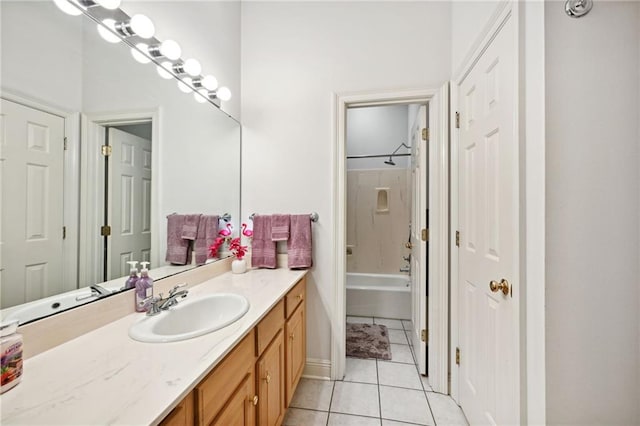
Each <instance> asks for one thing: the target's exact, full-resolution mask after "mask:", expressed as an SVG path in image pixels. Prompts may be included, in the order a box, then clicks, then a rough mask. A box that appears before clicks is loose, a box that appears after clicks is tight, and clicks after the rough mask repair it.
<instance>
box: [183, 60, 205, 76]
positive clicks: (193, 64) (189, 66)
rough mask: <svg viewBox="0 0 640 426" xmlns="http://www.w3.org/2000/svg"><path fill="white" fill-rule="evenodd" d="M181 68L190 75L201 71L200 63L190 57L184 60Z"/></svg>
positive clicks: (198, 73)
mask: <svg viewBox="0 0 640 426" xmlns="http://www.w3.org/2000/svg"><path fill="white" fill-rule="evenodd" d="M183 69H184V72H186V73H187V74H189V75H190V76H192V77H195V76H197V75H200V72H201V71H202V65H200V62H198V61H197V60H195V59H193V58H191V59H187V60H186V61H184V65H183Z"/></svg>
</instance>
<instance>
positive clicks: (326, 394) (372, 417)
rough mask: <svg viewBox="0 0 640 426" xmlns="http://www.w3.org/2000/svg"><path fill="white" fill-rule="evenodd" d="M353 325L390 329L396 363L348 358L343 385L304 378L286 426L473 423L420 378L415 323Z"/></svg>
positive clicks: (378, 321)
mask: <svg viewBox="0 0 640 426" xmlns="http://www.w3.org/2000/svg"><path fill="white" fill-rule="evenodd" d="M347 322H359V323H373V324H384V325H386V326H387V328H388V329H389V340H390V342H391V356H392V359H391V361H380V360H375V359H358V358H347V365H346V370H345V377H344V380H342V381H336V382H332V381H326V380H312V379H305V378H303V379H301V380H300V384H299V385H298V389H297V390H296V393H295V395H294V396H293V400H292V401H291V407H290V408H289V409H288V410H287V416H286V417H285V419H284V424H285V425H290V426H316V425H317V426H321V425H322V426H329V425H331V426H333V425H346V426H348V425H362V426H368V425H372V426H396V425H429V426H431V425H437V426H440V425H450V426H466V425H467V421H466V419H465V417H464V414H463V413H462V410H461V409H460V407H458V406H457V405H456V403H455V402H454V401H453V400H452V399H451V398H450V397H449V396H447V395H442V394H438V393H435V392H433V389H431V386H429V380H428V379H427V378H426V377H423V376H421V375H420V374H418V369H417V367H416V364H415V361H414V354H413V349H412V347H411V345H410V342H411V340H410V339H408V336H409V334H408V333H409V331H408V330H410V329H411V322H410V321H400V320H394V319H386V318H369V317H347Z"/></svg>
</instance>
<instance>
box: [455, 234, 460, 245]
mask: <svg viewBox="0 0 640 426" xmlns="http://www.w3.org/2000/svg"><path fill="white" fill-rule="evenodd" d="M456 247H460V231H456Z"/></svg>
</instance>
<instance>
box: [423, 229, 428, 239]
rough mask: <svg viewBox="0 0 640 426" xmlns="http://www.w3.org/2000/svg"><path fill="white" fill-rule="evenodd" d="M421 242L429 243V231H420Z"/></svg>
mask: <svg viewBox="0 0 640 426" xmlns="http://www.w3.org/2000/svg"><path fill="white" fill-rule="evenodd" d="M422 241H429V229H423V230H422Z"/></svg>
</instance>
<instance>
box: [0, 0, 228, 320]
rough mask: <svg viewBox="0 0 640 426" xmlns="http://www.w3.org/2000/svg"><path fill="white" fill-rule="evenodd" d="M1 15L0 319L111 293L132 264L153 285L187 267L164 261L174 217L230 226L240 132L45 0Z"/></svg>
mask: <svg viewBox="0 0 640 426" xmlns="http://www.w3.org/2000/svg"><path fill="white" fill-rule="evenodd" d="M0 8H1V10H0V12H1V15H0V18H1V22H0V24H1V31H2V33H1V43H2V45H1V55H2V58H1V59H2V61H1V66H2V68H1V75H2V80H1V81H0V84H1V97H2V99H1V102H2V104H1V109H0V138H1V139H0V148H1V151H0V167H1V173H2V176H1V179H2V180H1V185H2V188H1V193H2V211H1V215H2V218H1V229H0V231H1V232H0V238H1V250H2V253H1V257H0V262H1V264H0V280H1V281H0V287H1V289H0V291H1V307H2V312H1V315H2V318H3V320H4V319H7V318H8V317H11V316H12V315H18V316H19V319H20V320H21V321H22V322H23V323H24V322H26V321H28V320H31V319H33V318H37V317H42V316H47V315H50V314H53V313H56V312H60V311H63V310H66V309H69V308H71V307H74V306H77V305H80V304H84V303H87V302H91V301H94V300H97V299H99V298H101V297H104V296H105V295H108V294H112V292H114V291H119V290H120V289H121V288H123V287H124V285H125V281H126V279H127V276H128V275H129V268H130V266H129V265H128V264H127V262H129V261H137V262H140V261H149V262H150V264H151V266H150V275H151V276H152V277H153V278H154V279H156V280H157V279H160V278H162V277H165V276H168V275H172V274H175V273H179V272H182V271H184V270H186V269H189V268H191V267H193V266H196V265H195V256H190V257H191V258H192V259H193V261H192V262H191V263H188V262H186V263H187V264H184V265H172V264H168V263H167V262H166V261H165V258H166V252H167V216H169V215H171V214H173V213H178V214H203V215H217V216H219V217H222V216H223V214H228V215H229V216H228V217H226V218H227V219H228V221H229V222H228V223H230V224H231V225H232V226H233V228H234V229H237V228H238V227H239V223H238V222H236V221H238V220H239V215H240V125H239V123H238V122H237V121H236V120H234V119H233V118H232V117H230V116H229V115H227V114H226V113H224V112H223V111H221V110H219V109H218V108H216V106H215V105H214V103H219V102H220V99H218V98H215V96H214V97H213V99H212V98H211V96H209V99H208V100H209V101H211V102H208V101H205V102H196V100H195V99H194V93H193V91H190V94H185V93H183V92H182V91H180V90H178V87H176V82H177V81H176V80H175V79H173V77H172V79H162V78H160V77H159V75H158V71H157V66H156V64H154V63H153V62H150V63H147V64H141V63H140V62H138V61H136V60H134V56H133V55H132V52H131V48H130V46H128V45H127V44H126V43H123V42H120V43H107V42H106V41H105V40H103V38H101V37H100V36H99V35H98V32H97V31H96V23H95V22H94V21H93V20H91V19H90V18H88V17H86V16H84V15H80V16H70V15H67V14H64V13H62V12H61V11H60V10H59V9H58V8H57V7H56V6H55V4H54V3H53V2H51V1H33V2H24V1H2V2H1V3H0ZM105 12H108V11H105ZM112 13H114V14H117V13H122V12H121V11H119V10H117V11H113V12H112ZM25 23H28V25H29V28H30V30H29V31H24V25H25ZM130 41H131V42H133V43H134V44H136V41H138V40H135V39H133V40H130ZM143 62H148V61H143ZM195 97H197V95H196V96H195ZM221 97H222V96H221ZM226 224H227V222H225V221H224V220H223V219H222V218H221V219H220V226H221V227H224V226H225V225H226ZM179 263H182V262H179Z"/></svg>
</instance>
